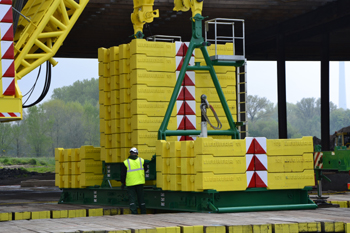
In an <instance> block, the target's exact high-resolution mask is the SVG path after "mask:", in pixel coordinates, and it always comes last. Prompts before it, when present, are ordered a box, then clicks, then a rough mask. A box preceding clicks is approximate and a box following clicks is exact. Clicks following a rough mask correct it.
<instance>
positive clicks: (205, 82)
mask: <svg viewBox="0 0 350 233" xmlns="http://www.w3.org/2000/svg"><path fill="white" fill-rule="evenodd" d="M217 77H218V79H219V83H220V86H221V88H224V87H227V86H235V85H236V73H235V72H227V73H224V74H217ZM196 87H206V88H208V87H214V83H213V81H212V78H211V76H210V74H209V73H196Z"/></svg>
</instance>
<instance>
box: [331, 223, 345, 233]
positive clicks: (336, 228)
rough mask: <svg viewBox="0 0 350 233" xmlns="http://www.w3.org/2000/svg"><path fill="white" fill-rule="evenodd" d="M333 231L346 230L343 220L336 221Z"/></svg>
mask: <svg viewBox="0 0 350 233" xmlns="http://www.w3.org/2000/svg"><path fill="white" fill-rule="evenodd" d="M333 232H345V225H344V223H343V222H334V231H333Z"/></svg>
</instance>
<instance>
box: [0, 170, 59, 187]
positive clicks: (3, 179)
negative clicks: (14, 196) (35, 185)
mask: <svg viewBox="0 0 350 233" xmlns="http://www.w3.org/2000/svg"><path fill="white" fill-rule="evenodd" d="M21 167H23V166H21ZM31 179H37V180H54V179H55V173H51V172H47V173H37V172H28V171H23V170H21V169H19V168H18V167H14V166H10V167H6V168H2V169H0V185H20V184H21V181H24V180H31Z"/></svg>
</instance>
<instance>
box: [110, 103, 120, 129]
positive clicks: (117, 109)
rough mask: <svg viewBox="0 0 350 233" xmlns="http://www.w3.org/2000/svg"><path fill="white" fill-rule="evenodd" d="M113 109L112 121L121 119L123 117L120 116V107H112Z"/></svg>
mask: <svg viewBox="0 0 350 233" xmlns="http://www.w3.org/2000/svg"><path fill="white" fill-rule="evenodd" d="M111 108H112V115H111V116H112V120H114V119H120V118H121V116H120V105H119V104H117V105H112V106H111ZM117 127H120V125H117Z"/></svg>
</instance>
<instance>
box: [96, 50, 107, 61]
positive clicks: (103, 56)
mask: <svg viewBox="0 0 350 233" xmlns="http://www.w3.org/2000/svg"><path fill="white" fill-rule="evenodd" d="M109 54H110V51H109V49H106V48H102V47H101V48H98V53H97V58H98V62H104V63H106V62H108V61H109V59H110V56H109Z"/></svg>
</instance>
